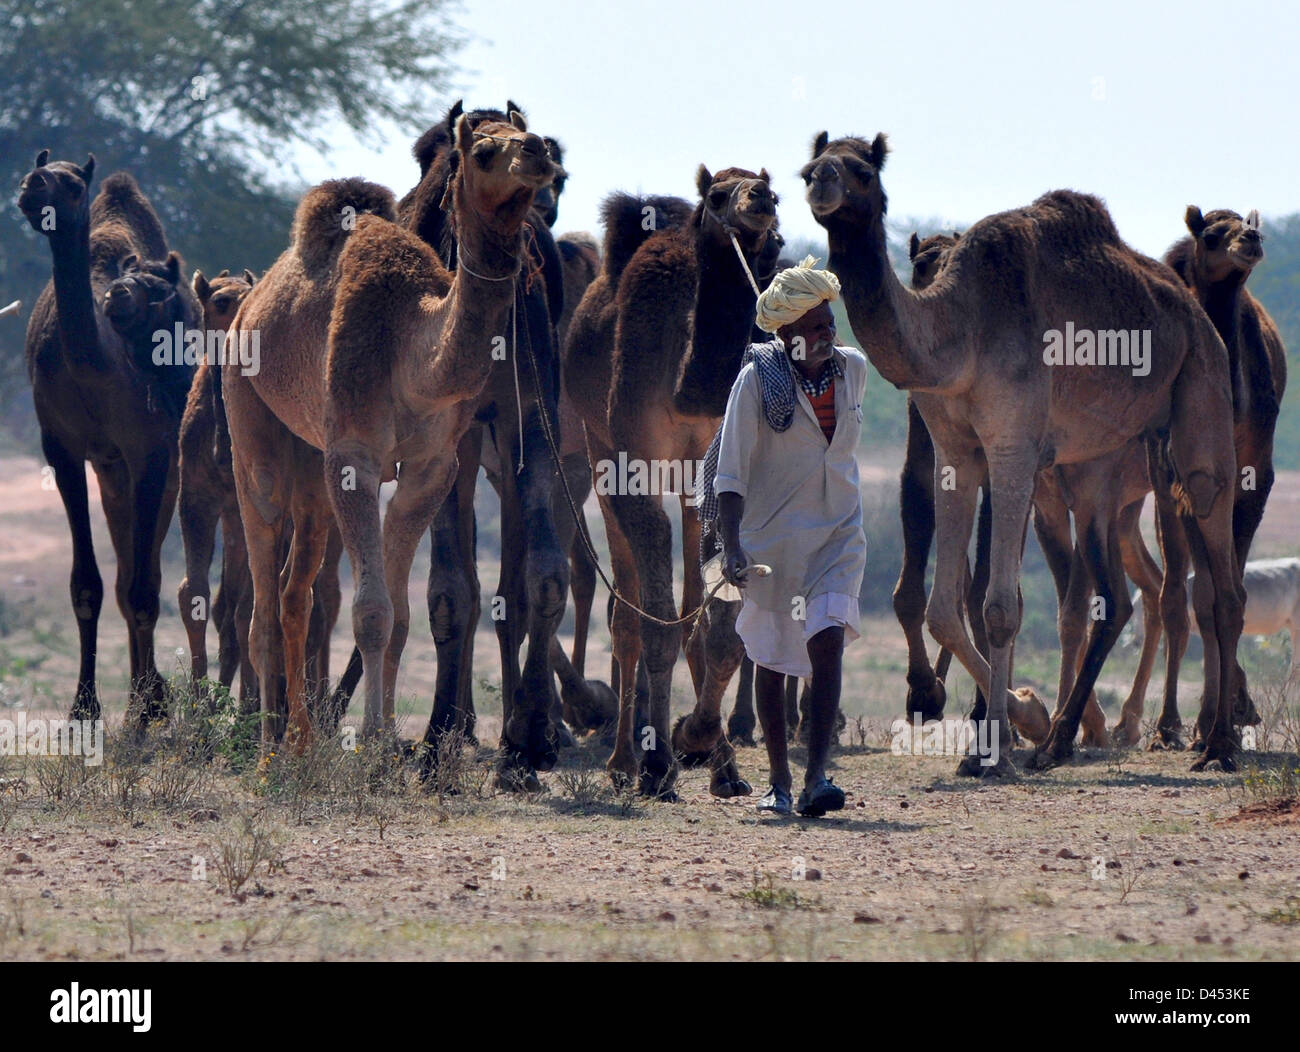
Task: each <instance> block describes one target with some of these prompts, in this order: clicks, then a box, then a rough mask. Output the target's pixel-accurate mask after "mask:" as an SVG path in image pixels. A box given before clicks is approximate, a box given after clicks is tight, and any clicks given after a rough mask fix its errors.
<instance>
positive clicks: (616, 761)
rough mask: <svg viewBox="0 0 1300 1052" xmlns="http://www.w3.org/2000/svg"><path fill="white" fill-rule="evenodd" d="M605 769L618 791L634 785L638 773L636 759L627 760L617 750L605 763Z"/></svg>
mask: <svg viewBox="0 0 1300 1052" xmlns="http://www.w3.org/2000/svg"><path fill="white" fill-rule="evenodd" d="M605 771H606V772H607V773H608V774H609V780H610V781H611V782H612V783H613V785H614V788H615V789H616V790H618V791H619V792H623V791H624V790H627V789H630V788H631V787H632V786H634V785H635V784H636V781H637V778H638V776H639V774H640V770H639V768H638V767H637V763H636V760H629V759H627V758H625V757H623V756H620V755H619V754H618V753H617V752H615V753H614V755H613V756H611V757H610V758H609V762H608V763H606V764H605Z"/></svg>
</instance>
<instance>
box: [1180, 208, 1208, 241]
mask: <svg viewBox="0 0 1300 1052" xmlns="http://www.w3.org/2000/svg"><path fill="white" fill-rule="evenodd" d="M1183 222H1184V223H1186V224H1187V229H1188V230H1190V231H1191V232H1192V236H1193V237H1200V236H1201V231H1202V230H1204V229H1205V217H1204V216H1203V215H1201V210H1200V209H1199V208H1197V207H1196V206H1195V205H1188V206H1187V211H1186V213H1184V215H1183Z"/></svg>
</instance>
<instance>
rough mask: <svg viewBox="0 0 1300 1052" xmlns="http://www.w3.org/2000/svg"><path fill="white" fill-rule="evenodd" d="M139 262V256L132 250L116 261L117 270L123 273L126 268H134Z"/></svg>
mask: <svg viewBox="0 0 1300 1052" xmlns="http://www.w3.org/2000/svg"><path fill="white" fill-rule="evenodd" d="M139 264H140V257H139V256H138V255H136V254H135V253H134V252H129V253H127V254H126V255H125V256H123V257H122V258H121V259H120V260H118V263H117V272H118V273H119V274H125V273H126V272H127V271H128V270H135V269H136V267H137V266H139Z"/></svg>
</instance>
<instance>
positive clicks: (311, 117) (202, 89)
mask: <svg viewBox="0 0 1300 1052" xmlns="http://www.w3.org/2000/svg"><path fill="white" fill-rule="evenodd" d="M448 7H449V2H448V0H388V2H384V0H34V2H33V0H0V25H3V26H6V27H7V29H6V30H4V31H3V33H0V178H3V180H4V182H3V185H5V186H8V187H10V188H16V187H17V185H18V181H19V180H20V179H21V178H22V176H23V175H24V174H25V173H26V172H27V171H28V170H29V169H30V168H31V166H32V162H33V159H34V157H35V155H36V153H37V152H38V151H39V150H41V149H44V148H49V149H50V150H51V154H52V157H53V158H56V159H67V160H73V161H76V162H77V163H83V162H84V161H85V159H86V155H87V153H93V154H95V157H96V160H97V162H98V171H99V172H100V173H101V174H107V173H108V172H111V171H114V170H117V169H119V168H120V169H125V170H127V171H129V172H131V174H132V175H134V176H135V177H136V179H137V180H138V181H139V183H140V185H141V187H142V188H143V189H144V191H145V193H146V194H147V195H148V196H149V198H150V200H151V201H152V202H153V203H154V207H155V208H157V209H158V212H159V214H160V215H161V217H162V219H163V222H164V224H165V226H166V229H167V235H168V239H169V241H170V242H171V243H172V245H173V246H174V247H176V248H178V249H179V250H180V251H181V252H182V254H183V255H184V256H185V258H186V261H187V263H188V264H189V265H190V266H191V267H193V266H201V267H203V268H205V269H212V270H220V269H221V268H223V267H230V268H233V269H238V268H242V267H245V266H248V267H252V268H253V269H254V270H257V271H258V272H260V271H261V270H262V269H263V268H265V267H266V266H268V265H269V264H270V263H271V262H272V261H273V260H274V259H275V257H276V256H277V255H278V254H279V253H280V251H281V250H282V249H283V248H284V245H285V243H286V241H287V235H288V229H289V224H290V221H291V219H292V215H293V208H294V205H295V203H296V201H297V198H298V196H299V194H300V192H301V189H302V188H301V186H298V185H296V179H295V178H294V175H293V173H292V169H291V168H290V167H289V166H288V165H287V163H286V158H287V156H288V154H289V150H288V149H286V148H287V147H292V146H306V147H307V148H310V149H317V150H326V149H328V138H327V136H328V132H329V130H330V129H331V128H337V127H338V126H339V125H340V124H344V125H346V126H348V127H350V128H351V129H353V130H355V131H356V133H357V134H358V135H359V136H360V137H361V138H362V140H363V141H369V142H375V141H376V137H377V135H378V134H379V131H378V129H379V128H381V127H393V126H396V127H397V128H398V129H400V130H401V131H402V133H403V134H405V133H407V132H410V133H412V134H414V133H415V132H417V131H419V130H422V126H423V124H424V123H425V122H427V119H428V115H429V114H430V113H432V112H434V111H435V110H436V109H437V108H438V105H439V101H440V95H441V93H442V91H443V90H444V89H445V87H446V81H447V76H448V74H449V73H450V66H449V64H448V63H449V56H450V55H451V54H452V53H453V52H454V50H455V49H456V47H457V46H458V45H459V43H460V41H459V38H458V36H457V35H456V33H455V31H454V29H453V28H452V27H451V25H450V23H449V22H448V20H447V16H446V11H447V9H448ZM2 216H3V218H0V302H3V303H7V302H9V300H11V299H15V298H21V299H22V300H23V301H24V311H23V314H24V318H25V316H26V314H27V312H28V310H29V309H30V306H31V304H32V303H33V302H34V300H35V298H36V295H37V294H38V293H39V291H40V289H41V287H42V286H43V285H44V283H45V282H46V281H47V280H48V278H49V274H50V257H49V248H48V246H47V245H46V243H45V240H44V238H42V237H40V236H39V235H37V234H36V233H35V232H34V231H33V230H31V229H30V227H29V226H28V225H27V223H26V221H25V220H24V219H23V218H22V216H21V215H20V214H19V213H18V210H17V208H15V207H13V201H12V198H11V199H10V201H9V207H6V208H5V209H3V210H2ZM24 326H25V321H24V322H15V321H14V319H13V318H5V319H0V411H3V412H4V414H5V419H6V422H7V425H8V427H9V430H10V433H11V436H14V432H15V430H17V431H18V432H19V433H20V434H21V440H22V441H23V442H24V444H29V445H30V444H31V440H32V439H33V438H34V432H33V431H32V428H31V424H30V421H31V412H30V394H29V392H28V389H27V386H26V376H25V371H24V368H23V364H22V363H23V355H22V347H23V329H24ZM14 437H17V436H14Z"/></svg>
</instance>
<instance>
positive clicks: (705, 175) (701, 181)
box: [695, 165, 713, 197]
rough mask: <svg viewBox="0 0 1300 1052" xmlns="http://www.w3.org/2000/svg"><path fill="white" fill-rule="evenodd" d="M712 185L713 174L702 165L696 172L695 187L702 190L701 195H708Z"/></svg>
mask: <svg viewBox="0 0 1300 1052" xmlns="http://www.w3.org/2000/svg"><path fill="white" fill-rule="evenodd" d="M712 185H713V176H712V175H711V174H710V173H709V170H708V169H707V168H705V167H704V165H700V167H699V169H698V170H697V171H696V173H695V189H697V190H698V191H699V192H700V196H701V197H705V196H707V195H708V192H709V187H710V186H712Z"/></svg>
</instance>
